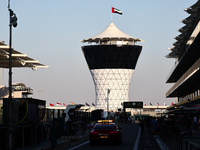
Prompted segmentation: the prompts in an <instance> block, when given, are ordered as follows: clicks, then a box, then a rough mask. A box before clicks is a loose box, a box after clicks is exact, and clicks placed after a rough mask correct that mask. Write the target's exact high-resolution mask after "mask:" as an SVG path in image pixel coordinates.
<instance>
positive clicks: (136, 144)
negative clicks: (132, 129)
mask: <svg viewBox="0 0 200 150" xmlns="http://www.w3.org/2000/svg"><path fill="white" fill-rule="evenodd" d="M140 133H141V128H140V127H139V131H138V135H137V139H136V141H135V145H134V148H133V150H138V145H139V142H140Z"/></svg>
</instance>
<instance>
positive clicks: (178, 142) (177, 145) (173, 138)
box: [160, 128, 183, 150]
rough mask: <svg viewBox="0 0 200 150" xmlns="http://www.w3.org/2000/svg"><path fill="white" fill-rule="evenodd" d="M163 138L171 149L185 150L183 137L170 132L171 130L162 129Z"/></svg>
mask: <svg viewBox="0 0 200 150" xmlns="http://www.w3.org/2000/svg"><path fill="white" fill-rule="evenodd" d="M160 135H161V139H162V141H163V142H164V143H165V145H166V146H167V147H168V148H170V150H183V144H182V138H181V137H180V136H177V135H175V134H173V133H172V132H170V131H169V130H167V129H165V128H162V129H161V133H160Z"/></svg>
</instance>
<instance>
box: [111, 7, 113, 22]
mask: <svg viewBox="0 0 200 150" xmlns="http://www.w3.org/2000/svg"><path fill="white" fill-rule="evenodd" d="M111 22H113V16H112V5H111Z"/></svg>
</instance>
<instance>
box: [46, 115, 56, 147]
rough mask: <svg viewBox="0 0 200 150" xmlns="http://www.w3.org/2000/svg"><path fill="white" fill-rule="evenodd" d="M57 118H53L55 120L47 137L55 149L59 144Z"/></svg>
mask: <svg viewBox="0 0 200 150" xmlns="http://www.w3.org/2000/svg"><path fill="white" fill-rule="evenodd" d="M57 121H58V119H57V118H53V122H52V124H51V125H50V127H49V130H48V135H47V138H48V139H49V141H50V143H51V147H50V149H52V150H53V149H54V148H55V147H56V144H57V137H58V127H57Z"/></svg>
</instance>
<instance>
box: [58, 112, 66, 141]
mask: <svg viewBox="0 0 200 150" xmlns="http://www.w3.org/2000/svg"><path fill="white" fill-rule="evenodd" d="M65 117H66V113H63V114H62V117H60V118H59V119H58V138H60V137H61V136H63V135H64V133H65V130H64V129H65Z"/></svg>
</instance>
